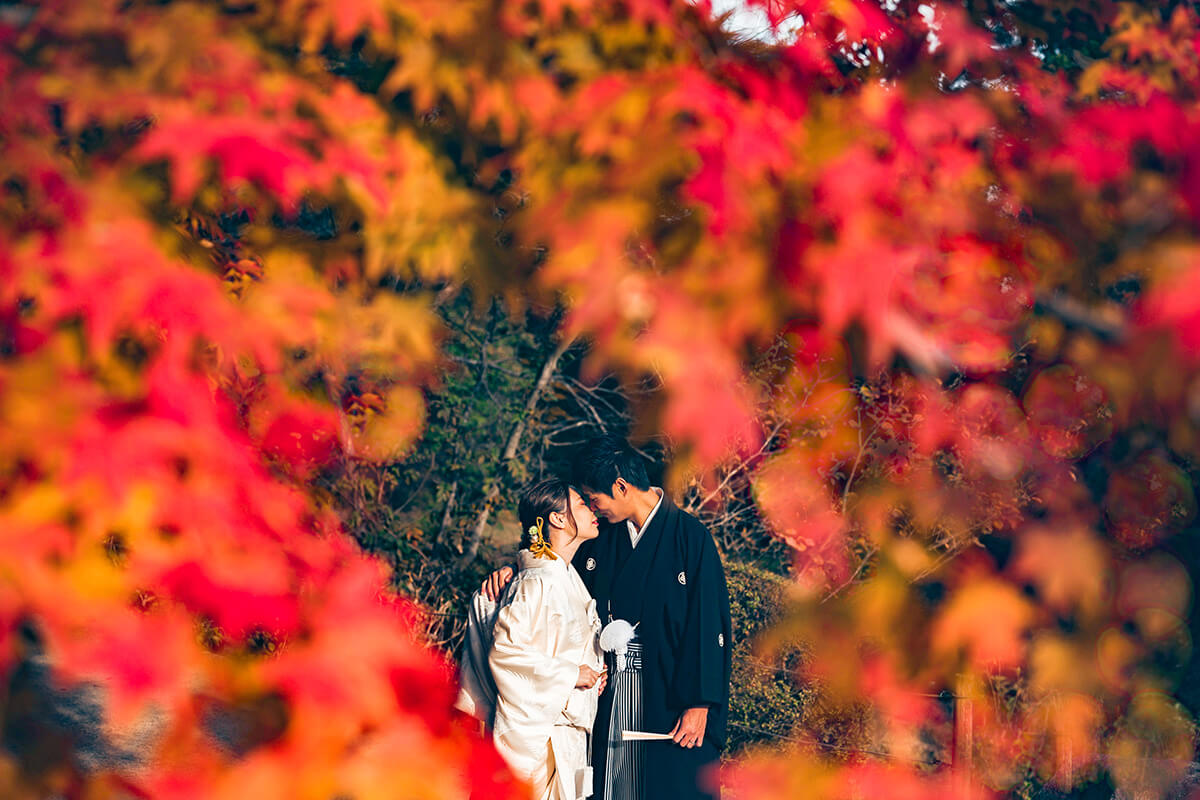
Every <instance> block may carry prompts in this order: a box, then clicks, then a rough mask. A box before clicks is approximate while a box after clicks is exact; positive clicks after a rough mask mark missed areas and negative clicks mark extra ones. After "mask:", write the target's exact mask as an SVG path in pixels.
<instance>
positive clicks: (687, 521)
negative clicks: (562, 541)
mask: <svg viewBox="0 0 1200 800" xmlns="http://www.w3.org/2000/svg"><path fill="white" fill-rule="evenodd" d="M577 472H578V475H577V481H576V482H577V485H578V486H579V487H580V489H579V492H578V493H576V492H575V491H574V490H567V495H566V496H565V498H564V500H563V503H562V504H560V505H559V506H558V507H559V508H562V507H563V504H568V503H569V505H568V506H567V507H568V508H569V509H570V510H571V511H572V513H578V514H579V517H583V515H584V509H581V510H579V511H578V512H575V506H574V503H575V501H576V498H577V497H578V498H579V502H580V503H581V504H583V503H584V501H585V500H586V505H585V507H584V508H585V509H586V510H587V514H588V519H594V518H592V517H591V516H590V510H591V509H595V510H596V511H597V512H598V513H599V514H600V516H601V517H602V518H603V520H604V523H603V524H601V525H599V536H596V535H595V533H592V534H591V535H589V536H586V537H585V535H584V534H583V530H584V527H585V526H583V525H582V524H580V525H579V526H577V527H578V530H579V531H580V533H579V535H578V536H575V537H573V538H570V540H569V541H570V543H571V545H572V546H573V548H574V549H572V550H571V551H570V555H567V558H570V559H572V560H573V565H568V564H565V563H564V564H563V565H562V567H559V568H558V573H557V574H565V575H567V576H569V580H566V581H565V582H564V583H569V584H570V585H571V586H572V587H573V588H574V589H575V590H578V589H581V588H582V589H583V590H584V594H583V595H582V596H581V595H579V594H571V595H568V593H567V592H566V591H565V589H564V590H562V594H563V596H564V597H570V598H571V599H570V600H569V601H568V602H569V603H579V602H580V600H581V597H582V598H585V599H583V602H584V603H585V604H587V603H590V604H591V605H586V606H585V607H586V608H588V609H589V611H588V618H589V619H593V618H594V616H595V615H596V613H597V612H598V615H599V618H600V619H599V620H595V621H594V624H595V625H597V626H598V625H599V623H600V620H603V622H605V623H607V625H608V627H606V628H605V629H604V634H605V636H604V638H612V637H609V636H608V634H609V633H610V632H611V631H613V630H614V629H618V628H619V629H621V630H631V631H632V633H633V634H634V638H633V639H632V641H629V642H628V643H627V644H626V643H625V640H624V638H621V637H618V638H621V641H620V644H619V645H617V646H610V648H609V649H610V650H611V651H612V652H609V653H608V654H607V657H606V664H605V666H604V670H605V671H606V672H604V673H603V674H602V677H601V678H600V679H598V680H597V681H596V684H595V686H596V688H597V689H599V697H598V702H597V703H596V704H595V706H594V707H592V708H591V709H588V710H590V711H592V713H593V714H594V721H593V722H592V724H591V726H590V727H591V734H592V736H591V748H590V749H591V757H590V761H591V765H592V766H591V768H590V770H588V769H587V768H585V769H584V773H583V774H585V775H586V774H587V772H589V771H590V772H591V775H592V777H593V780H592V781H591V786H590V789H589V787H588V786H587V785H585V784H586V781H582V780H581V781H580V783H579V784H577V789H576V791H577V794H575V795H572V794H569V793H567V794H560V795H548V794H545V793H544V792H545V791H546V790H545V789H544V788H542V787H544V786H545V785H546V780H547V779H545V777H544V776H545V775H546V774H553V773H554V767H553V766H551V767H550V768H549V769H550V772H549V773H546V771H545V767H544V763H548V762H547V759H546V758H545V757H544V756H545V754H546V752H547V750H548V751H549V753H550V757H551V758H559V757H560V756H559V753H558V751H557V749H555V748H557V747H559V745H558V743H557V740H555V738H554V736H553V735H552V734H553V730H551V735H547V734H546V730H547V726H546V725H545V719H546V718H547V717H549V716H553V714H554V712H555V710H556V709H557V710H558V711H560V712H561V716H560V717H558V718H556V719H563V720H574V722H572V721H566V722H556V723H555V724H554V725H553V726H550V728H557V727H564V726H565V727H571V728H573V729H574V730H580V727H579V725H578V724H576V723H577V722H578V720H579V719H580V718H581V717H580V716H579V715H578V714H576V715H571V714H568V712H567V711H566V707H565V706H558V705H553V707H552V704H551V700H552V701H553V704H557V703H558V702H559V699H560V698H561V697H562V690H563V689H564V688H565V683H566V679H565V675H566V672H567V668H566V662H565V661H562V662H559V667H558V669H557V671H556V673H555V674H556V675H560V677H558V678H557V681H558V683H557V684H555V681H546V682H542V681H539V680H537V679H533V678H529V677H527V674H528V671H529V670H530V669H531V668H530V667H528V666H526V667H524V669H525V670H526V671H525V672H522V671H519V670H518V671H516V672H512V673H510V675H505V676H501V675H498V674H496V672H495V670H496V669H499V668H503V667H504V663H505V658H506V653H504V652H502V653H501V655H500V658H499V660H497V658H496V653H497V651H498V649H503V648H512V647H513V644H512V642H513V641H517V639H513V638H512V637H514V631H513V630H512V625H514V624H516V625H524V626H526V627H528V628H532V627H536V626H538V625H543V626H547V628H548V629H554V628H553V624H551V623H549V622H548V617H547V616H546V615H543V616H541V617H537V618H535V617H514V616H513V615H511V614H510V615H509V621H508V623H507V625H506V626H505V625H502V624H501V621H500V617H501V616H502V615H503V610H504V609H505V608H507V607H509V604H510V603H511V602H512V601H513V599H514V597H515V596H516V591H515V590H516V587H520V586H521V585H522V584H523V583H525V582H526V581H528V580H529V579H530V578H529V577H527V573H529V572H530V565H531V564H532V563H534V562H535V561H536V556H534V555H532V551H531V550H530V549H529V548H525V549H523V550H522V551H521V554H520V555H519V557H518V564H517V571H516V573H515V577H514V573H513V570H512V569H511V568H508V567H505V568H502V569H500V570H498V571H497V572H495V573H493V574H492V575H491V576H490V578H489V579H488V581H487V582H485V584H484V587H482V588H481V591H480V592H479V593H477V594H476V596H475V597H474V598H473V600H472V609H471V621H470V626H469V628H468V641H467V647H466V650H465V652H464V658H463V668H462V676H461V680H462V686H463V696H464V697H465V698H466V699H465V700H462V701H460V707H461V708H463V709H464V710H467V711H468V712H469V713H474V714H475V716H477V717H479V718H481V719H484V720H485V721H487V719H488V717H487V714H486V711H485V713H479V709H478V708H474V707H473V706H472V703H473V701H472V700H471V698H472V697H478V696H483V695H486V693H487V691H492V692H494V693H495V694H494V695H493V696H494V697H497V698H500V699H498V700H497V701H496V702H495V707H496V709H497V713H496V714H495V719H494V721H492V731H493V738H494V739H495V740H496V743H497V746H498V747H499V748H500V751H501V753H502V754H503V755H504V756H505V758H506V759H508V762H509V764H510V765H512V766H513V768H514V770H515V771H517V772H518V773H519V774H522V775H530V774H534V773H530V771H529V769H530V765H532V764H533V763H534V762H535V761H537V762H538V764H539V765H540V766H539V768H538V769H539V770H540V771H536V770H535V772H536V776H537V780H533V781H532V782H533V784H534V789H535V796H536V797H586V796H588V792H589V791H593V792H594V796H595V797H596V798H597V799H598V800H641V798H665V797H670V798H685V799H687V800H691V799H696V800H699V799H700V798H716V797H719V796H720V790H719V783H718V781H717V774H716V766H717V762H718V759H719V756H720V752H721V749H722V748H723V746H724V742H725V727H726V720H727V717H728V708H729V677H730V668H731V659H730V650H731V647H732V639H731V624H730V613H729V595H728V591H727V588H726V584H725V573H724V568H723V567H722V565H721V559H720V555H719V554H718V552H717V549H716V544H715V543H714V542H713V539H712V536H711V534H710V533H709V532H708V530H707V529H706V528H705V527H704V526H703V524H701V523H700V522H699V521H698V520H697V519H695V518H694V517H692V516H691V515H690V514H688V513H687V512H685V511H683V510H682V509H680V508H679V507H678V506H676V505H675V504H674V503H672V502H671V501H670V499H669V498H668V497H667V496H666V494H665V493H664V492H663V490H662V489H661V488H659V487H656V486H652V485H651V483H650V481H649V479H648V477H647V474H646V469H645V466H644V464H643V462H642V458H641V457H640V456H639V455H638V454H637V453H636V452H634V451H633V449H632V448H631V447H630V446H629V445H628V443H626V442H625V441H624V440H623V439H618V438H614V437H601V438H599V439H596V440H593V441H592V442H590V443H589V444H588V446H587V448H586V449H585V451H584V453H583V455H582V457H581V458H580V460H579V462H578V464H577ZM580 495H582V496H580ZM521 519H522V525H528V522H527V520H526V514H525V512H524V511H522V513H521ZM577 519H578V518H577ZM564 521H566V520H564ZM552 530H553V529H552ZM591 531H596V527H592V528H591ZM560 535H561V534H560ZM551 548H552V549H554V550H555V551H556V552H557V550H558V548H557V547H556V546H555V544H554V542H553V540H552V541H551ZM527 553H528V554H529V555H527ZM560 555H566V551H565V549H564V551H563V552H562V553H560ZM541 569H543V570H544V569H545V567H541ZM509 581H511V582H509ZM506 585H507V588H505V587H506ZM501 592H502V594H501ZM588 593H590V594H588ZM523 594H524V593H523ZM497 596H499V597H500V598H501V599H500V608H501V612H500V613H497V612H496V611H495V608H494V603H493V602H492V600H493V599H494V598H496V597H497ZM575 607H576V608H578V606H575ZM554 624H560V623H554ZM492 631H495V642H494V643H491V644H490V645H489V642H490V641H491V640H490V638H489V637H490V636H491V634H492ZM502 632H503V635H504V636H505V637H507V638H506V640H505V644H504V645H503V648H501V647H500V645H499V644H498V643H499V642H500V637H501V633H502ZM524 636H525V637H526V638H525V639H521V640H520V641H521V642H524V647H526V648H528V649H527V652H530V651H532V650H535V649H536V650H537V651H538V652H539V653H541V654H543V655H542V656H541V657H543V658H547V657H548V658H551V659H553V658H559V657H560V655H561V656H562V657H566V656H568V655H569V656H575V655H576V654H577V651H575V650H569V652H563V653H561V654H560V653H559V652H558V651H557V650H555V651H554V653H553V654H552V655H549V654H550V651H551V650H553V649H554V647H555V646H556V643H557V642H559V641H561V640H562V639H561V638H554V636H553V635H552V636H551V637H549V639H548V638H547V637H544V636H542V635H541V634H538V633H532V632H530V631H528V630H527V631H526V632H525V633H524ZM557 636H559V637H561V636H562V634H557ZM625 638H627V637H625ZM534 642H536V644H533V643H534ZM593 647H594V645H593ZM592 652H593V653H595V652H596V651H595V650H593V651H592ZM487 653H491V656H490V657H488V656H487V655H485V654H487ZM567 660H569V658H568V659H567ZM539 663H542V662H539ZM546 663H549V662H546ZM579 663H580V665H581V668H580V671H579V682H578V685H577V687H575V688H573V689H572V691H575V692H584V693H585V695H586V696H587V697H589V698H590V697H594V696H595V693H594V692H592V690H591V689H587V688H586V681H585V680H584V678H585V673H584V672H583V670H582V665H583V664H584V662H583V661H580V662H579ZM589 663H591V662H589ZM597 663H598V662H597ZM489 669H490V670H491V674H489ZM560 673H561V674H560ZM515 675H522V676H523V677H521V678H515V677H514V676H515ZM604 675H607V676H611V677H610V680H609V683H610V685H609V686H608V687H607V691H605V687H604V685H603V684H604V677H603V676H604ZM489 681H492V683H489ZM551 684H554V685H556V686H557V690H558V692H559V694H557V695H554V696H553V697H551V696H550V695H544V696H540V695H535V693H539V692H540V691H541V690H542V687H545V686H549V685H551ZM481 687H482V688H481ZM506 694H507V695H508V698H507V701H506V700H505V699H503V696H504V695H506ZM569 697H570V696H569V695H568V699H569ZM505 702H507V703H508V704H509V705H510V706H511V707H513V708H519V709H520V711H518V712H508V713H510V714H511V713H518V714H519V715H521V716H520V717H519V719H520V720H524V719H525V718H526V716H524V715H530V714H533V715H534V716H537V718H538V719H540V720H542V721H543V723H542V727H541V728H538V729H536V730H535V729H534V728H532V727H528V726H526V727H525V728H524V729H525V730H527V731H528V738H525V739H523V741H524V742H525V744H524V749H523V750H520V751H518V750H515V749H513V748H512V747H511V745H510V744H509V743H508V742H507V741H502V738H503V737H504V736H506V735H507V736H509V738H511V734H510V733H508V732H509V731H511V728H506V729H504V731H505V732H503V733H502V729H501V719H500V715H499V709H500V708H501V707H504V706H505ZM539 704H541V705H540V706H539ZM477 705H478V704H477ZM484 707H485V709H486V703H485V704H484ZM534 707H541V708H542V709H543V711H542V712H541V713H540V716H539V715H538V714H536V713H535V712H533V711H531V710H530V709H532V708H534ZM504 724H505V725H510V722H509V720H508V719H505V720H504ZM559 738H560V739H561V738H563V737H562V735H561V734H560V737H559ZM579 741H580V739H579V738H578V737H577V736H576V737H575V738H573V739H572V743H578V742H579ZM562 747H564V748H566V747H567V745H565V744H564V745H562ZM538 754H541V755H538ZM577 756H578V751H576V750H571V757H573V758H574V757H577ZM539 758H542V761H538V759H539ZM578 763H579V762H578V761H572V762H571V767H570V769H576V767H577V765H578ZM549 780H550V781H551V782H552V780H553V779H549ZM564 791H566V789H564ZM539 792H540V793H539Z"/></svg>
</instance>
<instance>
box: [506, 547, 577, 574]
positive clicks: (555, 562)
mask: <svg viewBox="0 0 1200 800" xmlns="http://www.w3.org/2000/svg"><path fill="white" fill-rule="evenodd" d="M554 555H555V558H538V557H537V556H535V555H534V554H533V553H531V552H529V548H527V547H526V548H522V549H521V550H519V551H518V552H517V568H518V569H520V570H527V569H558V570H561V571H563V572H566V570H567V561H566V559H564V558H563V557H562V556H560V555H558V553H555V554H554Z"/></svg>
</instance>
